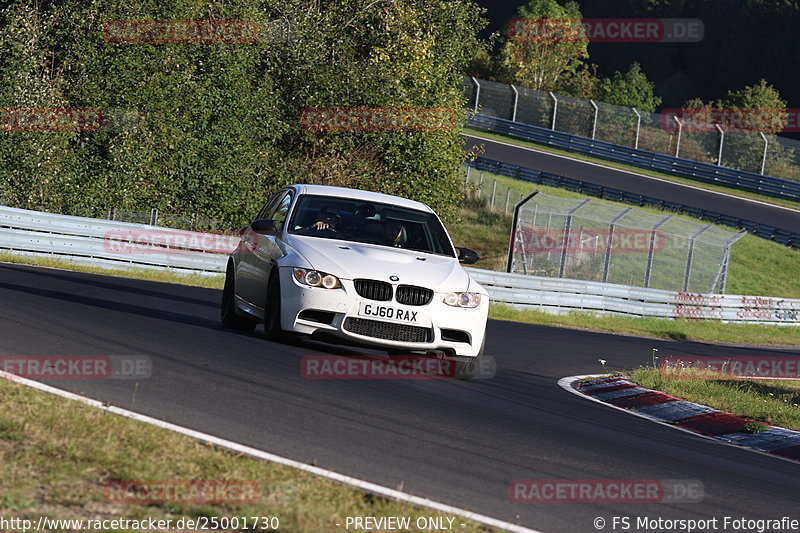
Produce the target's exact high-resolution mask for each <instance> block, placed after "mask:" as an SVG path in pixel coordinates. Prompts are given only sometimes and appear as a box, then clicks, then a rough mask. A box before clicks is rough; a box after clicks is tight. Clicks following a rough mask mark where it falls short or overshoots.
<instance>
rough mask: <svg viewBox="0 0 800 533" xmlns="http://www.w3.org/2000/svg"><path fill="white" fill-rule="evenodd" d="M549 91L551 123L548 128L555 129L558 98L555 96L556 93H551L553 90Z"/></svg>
mask: <svg viewBox="0 0 800 533" xmlns="http://www.w3.org/2000/svg"><path fill="white" fill-rule="evenodd" d="M549 92H550V98H552V99H553V123H552V124H551V125H550V129H551V130H554V131H555V129H556V114H557V113H558V98H556V95H554V94H553V91H549Z"/></svg>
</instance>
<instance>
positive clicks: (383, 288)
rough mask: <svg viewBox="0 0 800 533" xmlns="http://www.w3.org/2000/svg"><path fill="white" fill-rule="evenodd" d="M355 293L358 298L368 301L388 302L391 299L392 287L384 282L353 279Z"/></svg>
mask: <svg viewBox="0 0 800 533" xmlns="http://www.w3.org/2000/svg"><path fill="white" fill-rule="evenodd" d="M353 284H354V285H355V286H356V292H357V293H358V295H359V296H361V297H363V298H367V299H368V300H377V301H379V302H388V301H389V300H391V299H392V286H391V285H390V284H389V283H386V282H385V281H378V280H375V279H354V280H353Z"/></svg>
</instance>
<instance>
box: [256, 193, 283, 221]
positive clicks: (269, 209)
mask: <svg viewBox="0 0 800 533" xmlns="http://www.w3.org/2000/svg"><path fill="white" fill-rule="evenodd" d="M285 194H286V191H280V192H279V193H278V194H276V195H275V196H273V197H272V198H270V199H269V202H267V203H266V205H265V206H264V208H263V209H262V210H261V211H260V212H259V213H258V216H257V217H256V219H261V218H265V219H270V218H272V217H271V216H270V215H271V214H272V213H274V212H275V208H276V207H277V206H278V202H279V201H280V200H281V198H283V196H284V195H285Z"/></svg>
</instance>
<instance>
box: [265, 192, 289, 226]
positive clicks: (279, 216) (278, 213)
mask: <svg viewBox="0 0 800 533" xmlns="http://www.w3.org/2000/svg"><path fill="white" fill-rule="evenodd" d="M290 205H292V195H291V194H290V193H288V192H287V193H285V194H284V195H283V198H281V199H280V200H279V201H278V205H277V206H276V207H275V212H274V213H273V214H272V216H271V217H270V218H272V220H274V221H275V227H276V228H278V231H282V230H283V225H284V224H285V223H286V215H288V214H289V206H290Z"/></svg>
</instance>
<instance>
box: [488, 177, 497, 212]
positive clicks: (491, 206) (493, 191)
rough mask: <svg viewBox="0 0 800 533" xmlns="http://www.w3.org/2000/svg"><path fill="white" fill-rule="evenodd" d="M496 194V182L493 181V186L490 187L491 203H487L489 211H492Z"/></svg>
mask: <svg viewBox="0 0 800 533" xmlns="http://www.w3.org/2000/svg"><path fill="white" fill-rule="evenodd" d="M496 192H497V180H494V185H492V201H491V202H490V203H489V209H491V210H492V211H494V194H495V193H496Z"/></svg>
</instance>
